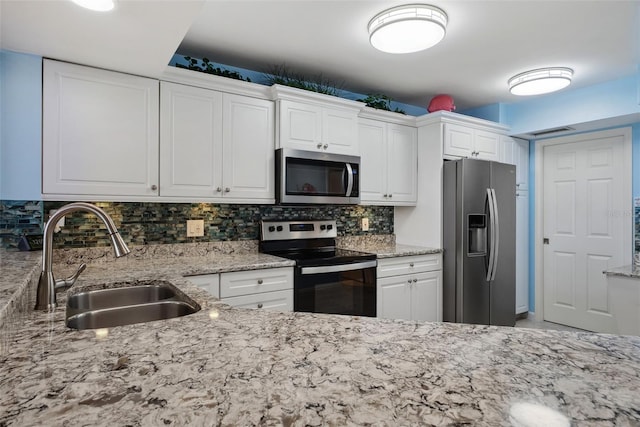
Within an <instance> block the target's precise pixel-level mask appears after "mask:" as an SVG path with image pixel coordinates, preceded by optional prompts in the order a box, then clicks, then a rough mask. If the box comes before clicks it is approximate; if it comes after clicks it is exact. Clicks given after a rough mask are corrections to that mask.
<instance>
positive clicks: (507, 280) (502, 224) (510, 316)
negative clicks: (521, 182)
mask: <svg viewBox="0 0 640 427" xmlns="http://www.w3.org/2000/svg"><path fill="white" fill-rule="evenodd" d="M515 173H516V171H515V166H513V165H507V164H503V163H497V162H492V164H491V188H492V189H493V190H494V193H495V202H496V203H495V205H496V210H497V221H496V223H497V224H496V225H497V228H498V230H496V231H497V238H498V242H497V245H494V247H495V246H497V247H498V252H497V257H496V263H495V278H494V280H493V281H492V282H490V287H491V293H490V299H491V303H490V304H491V309H490V322H489V323H490V324H491V325H504V326H514V325H515V323H516V268H515V266H516V257H515V253H516V237H515V236H516V178H515Z"/></svg>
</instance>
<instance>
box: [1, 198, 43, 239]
mask: <svg viewBox="0 0 640 427" xmlns="http://www.w3.org/2000/svg"><path fill="white" fill-rule="evenodd" d="M43 204H44V202H42V201H30V200H29V201H24V200H2V201H0V247H4V248H17V247H18V240H19V239H20V237H21V236H22V235H25V234H41V233H42V218H43Z"/></svg>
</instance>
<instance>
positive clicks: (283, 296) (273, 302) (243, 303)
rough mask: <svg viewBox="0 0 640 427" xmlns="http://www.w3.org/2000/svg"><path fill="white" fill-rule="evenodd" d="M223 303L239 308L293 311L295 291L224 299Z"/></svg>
mask: <svg viewBox="0 0 640 427" xmlns="http://www.w3.org/2000/svg"><path fill="white" fill-rule="evenodd" d="M222 301H223V302H225V303H227V304H229V305H230V306H232V307H238V308H260V309H263V310H274V311H293V289H290V290H287V291H274V292H265V293H263V294H253V295H242V296H239V297H231V298H223V299H222Z"/></svg>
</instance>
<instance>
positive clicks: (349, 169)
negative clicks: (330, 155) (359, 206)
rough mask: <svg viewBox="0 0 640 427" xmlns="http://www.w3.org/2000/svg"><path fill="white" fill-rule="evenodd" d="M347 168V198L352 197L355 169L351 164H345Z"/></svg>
mask: <svg viewBox="0 0 640 427" xmlns="http://www.w3.org/2000/svg"><path fill="white" fill-rule="evenodd" d="M345 166H346V167H347V192H346V194H345V196H346V197H351V191H353V168H352V167H351V163H345Z"/></svg>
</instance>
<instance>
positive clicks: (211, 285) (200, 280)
mask: <svg viewBox="0 0 640 427" xmlns="http://www.w3.org/2000/svg"><path fill="white" fill-rule="evenodd" d="M187 279H188V280H189V281H190V282H192V283H193V284H195V285H197V286H199V287H201V288H203V289H205V290H206V291H207V292H209V293H210V294H211V295H213V296H215V297H216V298H220V300H221V301H222V302H224V303H226V304H229V305H231V306H233V307H242V308H261V309H266V310H278V311H293V267H279V268H266V269H262V270H249V271H233V272H228V273H220V274H203V275H198V276H190V277H187Z"/></svg>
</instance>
